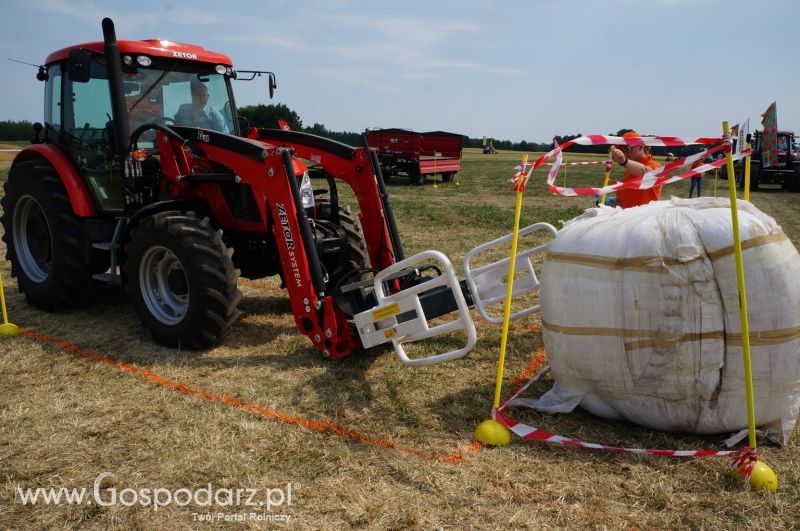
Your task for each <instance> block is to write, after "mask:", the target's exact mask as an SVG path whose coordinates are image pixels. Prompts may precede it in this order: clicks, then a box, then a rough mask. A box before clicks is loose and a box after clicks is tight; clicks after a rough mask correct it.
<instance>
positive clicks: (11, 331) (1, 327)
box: [0, 275, 19, 336]
mask: <svg viewBox="0 0 800 531" xmlns="http://www.w3.org/2000/svg"><path fill="white" fill-rule="evenodd" d="M5 291H6V290H5V287H4V286H3V275H0V306H2V308H3V323H2V324H0V335H4V336H15V335H17V334H18V333H19V327H18V326H17V325H15V324H13V323H9V322H8V313H7V312H6V294H5Z"/></svg>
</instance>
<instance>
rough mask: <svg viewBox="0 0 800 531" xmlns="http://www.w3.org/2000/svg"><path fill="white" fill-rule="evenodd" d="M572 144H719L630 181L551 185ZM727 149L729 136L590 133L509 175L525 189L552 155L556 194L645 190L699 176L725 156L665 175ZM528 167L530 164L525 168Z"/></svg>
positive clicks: (516, 186)
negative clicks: (696, 136) (625, 135)
mask: <svg viewBox="0 0 800 531" xmlns="http://www.w3.org/2000/svg"><path fill="white" fill-rule="evenodd" d="M574 144H578V145H598V144H610V145H629V146H688V145H693V144H708V145H711V144H719V145H718V146H716V147H713V148H711V149H707V150H706V151H703V152H701V153H697V154H695V155H691V156H689V157H685V158H681V159H678V160H675V161H673V162H670V163H668V164H666V165H664V166H661V167H659V168H656V169H654V170H651V171H649V172H647V173H645V174H644V175H642V176H641V177H640V178H638V179H631V180H629V181H624V182H618V183H616V184H612V185H609V186H605V187H600V188H595V187H579V188H567V187H560V186H556V185H555V184H554V183H555V180H556V176H557V175H558V170H559V169H560V167H561V166H562V164H563V155H562V152H563V151H564V149H566V148H568V147H569V146H571V145H574ZM730 150H731V141H730V136H725V137H722V138H694V139H692V138H679V137H635V138H623V137H618V136H601V135H590V136H584V137H580V138H576V139H575V140H571V141H569V142H566V143H564V144H561V145H560V146H556V147H555V148H554V149H552V150H551V151H550V152H548V153H547V154H545V155H543V156H541V157H539V158H538V159H537V160H536V162H533V163H532V164H530V165H526V167H525V168H520V169H519V171H517V173H516V174H515V175H514V177H513V178H512V182H513V183H514V189H515V190H524V189H525V186H526V184H527V182H528V179H530V176H531V174H532V173H533V171H534V170H535V169H536V168H538V167H539V166H541V165H543V164H546V161H547V159H549V158H551V157H553V156H555V157H556V161H555V162H554V163H553V164H552V167H551V168H550V172H549V173H548V175H547V188H548V189H549V190H550V191H551V192H553V193H556V194H558V195H563V196H582V195H600V194H607V193H610V192H615V191H617V190H624V189H633V188H635V189H642V190H646V189H649V188H653V187H654V186H662V185H664V184H670V183H673V182H677V181H680V180H683V179H688V178H689V177H695V176H697V175H702V174H703V173H705V172H707V171H710V170H712V169H716V168H720V167H722V166H723V165H724V164H725V159H724V158H722V159H718V160H715V161H714V162H711V163H708V164H703V165H701V166H698V167H697V168H693V169H691V170H690V171H687V172H685V173H682V174H680V175H674V176H667V174H669V173H670V172H672V171H674V170H676V169H678V168H680V167H682V166H686V165H688V164H692V163H694V162H696V161H698V160H701V159H703V158H705V157H708V156H709V155H712V154H714V153H717V152H719V151H726V152H729V151H730ZM749 155H750V150H749V149H748V150H742V151H740V152H738V153H736V154H734V155H733V160H741V159H743V158H744V157H746V156H749ZM528 166H530V167H529V168H528ZM518 168H519V167H518ZM606 169H607V170H608V169H610V168H609V164H608V163H606Z"/></svg>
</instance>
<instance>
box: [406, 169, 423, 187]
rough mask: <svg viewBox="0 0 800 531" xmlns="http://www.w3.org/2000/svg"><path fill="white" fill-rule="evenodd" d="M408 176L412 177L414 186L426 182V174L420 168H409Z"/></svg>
mask: <svg viewBox="0 0 800 531" xmlns="http://www.w3.org/2000/svg"><path fill="white" fill-rule="evenodd" d="M408 178H409V179H411V184H413V185H414V186H420V185H423V184H425V174H424V173H420V171H419V168H409V170H408Z"/></svg>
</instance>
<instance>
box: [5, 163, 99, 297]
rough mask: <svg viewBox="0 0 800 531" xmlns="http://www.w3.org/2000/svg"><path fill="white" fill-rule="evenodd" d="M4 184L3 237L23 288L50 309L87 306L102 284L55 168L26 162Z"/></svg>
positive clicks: (13, 170)
mask: <svg viewBox="0 0 800 531" xmlns="http://www.w3.org/2000/svg"><path fill="white" fill-rule="evenodd" d="M4 189H5V195H4V197H3V199H2V200H0V204H2V207H3V216H2V223H3V230H4V234H3V241H4V242H5V243H6V259H7V260H8V261H9V262H11V276H13V277H17V285H18V288H19V291H21V292H23V293H25V298H26V299H27V300H28V302H29V303H30V304H32V305H34V306H36V307H37V308H40V309H43V310H47V311H53V310H61V309H67V308H76V307H79V306H81V305H83V304H84V303H85V302H86V301H87V300H88V299H90V298H91V297H93V296H94V295H95V294H96V293H97V291H98V289H99V288H100V283H99V282H97V281H95V280H93V279H92V272H91V270H90V268H89V267H87V265H86V263H85V259H84V249H83V226H82V222H81V220H80V218H78V216H76V215H75V213H74V212H73V210H72V204H71V203H70V201H69V197H68V196H67V190H66V189H65V188H64V184H63V183H62V182H61V179H60V178H59V177H58V174H57V173H56V171H55V169H54V168H53V167H52V166H51V165H50V164H48V163H47V162H46V161H38V160H37V161H29V162H21V163H19V164H16V165H15V166H14V167H13V168H11V171H10V172H9V175H8V181H7V182H6V184H5V186H4Z"/></svg>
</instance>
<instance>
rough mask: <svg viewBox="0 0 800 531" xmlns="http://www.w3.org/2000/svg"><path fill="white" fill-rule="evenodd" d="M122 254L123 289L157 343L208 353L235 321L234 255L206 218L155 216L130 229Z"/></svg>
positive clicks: (172, 213) (179, 214) (171, 214)
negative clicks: (205, 350) (203, 349)
mask: <svg viewBox="0 0 800 531" xmlns="http://www.w3.org/2000/svg"><path fill="white" fill-rule="evenodd" d="M125 253H126V255H127V260H126V263H125V272H126V278H127V279H128V281H127V286H126V288H127V290H128V292H129V293H130V295H131V297H132V299H133V304H134V306H135V307H136V311H137V313H138V314H139V317H140V318H141V319H142V321H143V322H144V324H145V326H147V328H148V329H149V330H150V332H151V333H152V334H153V337H154V338H155V340H156V341H158V342H159V343H162V344H165V345H168V346H171V347H186V348H190V349H194V350H196V349H202V348H207V347H209V346H211V345H212V344H213V343H215V342H216V341H217V340H218V339H219V338H220V337H221V336H222V335H223V334H224V333H225V332H226V331H227V330H228V329H229V328H230V326H231V325H232V324H233V323H234V322H235V321H236V319H237V318H238V317H239V315H240V314H239V311H238V310H237V305H238V303H239V300H240V299H241V297H242V294H241V292H240V291H239V290H238V288H237V286H236V282H237V280H238V278H239V270H238V269H235V268H234V267H233V261H232V260H231V255H232V254H233V250H232V249H228V248H227V247H226V246H225V244H224V243H223V242H222V231H215V230H214V229H213V228H212V227H211V223H210V222H209V219H208V218H207V217H206V218H203V219H199V218H198V217H197V216H196V215H195V214H194V213H193V212H179V211H170V212H160V213H158V214H154V215H152V216H150V217H148V218H145V219H144V220H142V221H141V222H140V223H139V224H138V225H137V226H136V227H134V228H133V230H132V231H131V236H130V240H129V242H128V244H127V245H126V246H125Z"/></svg>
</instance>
